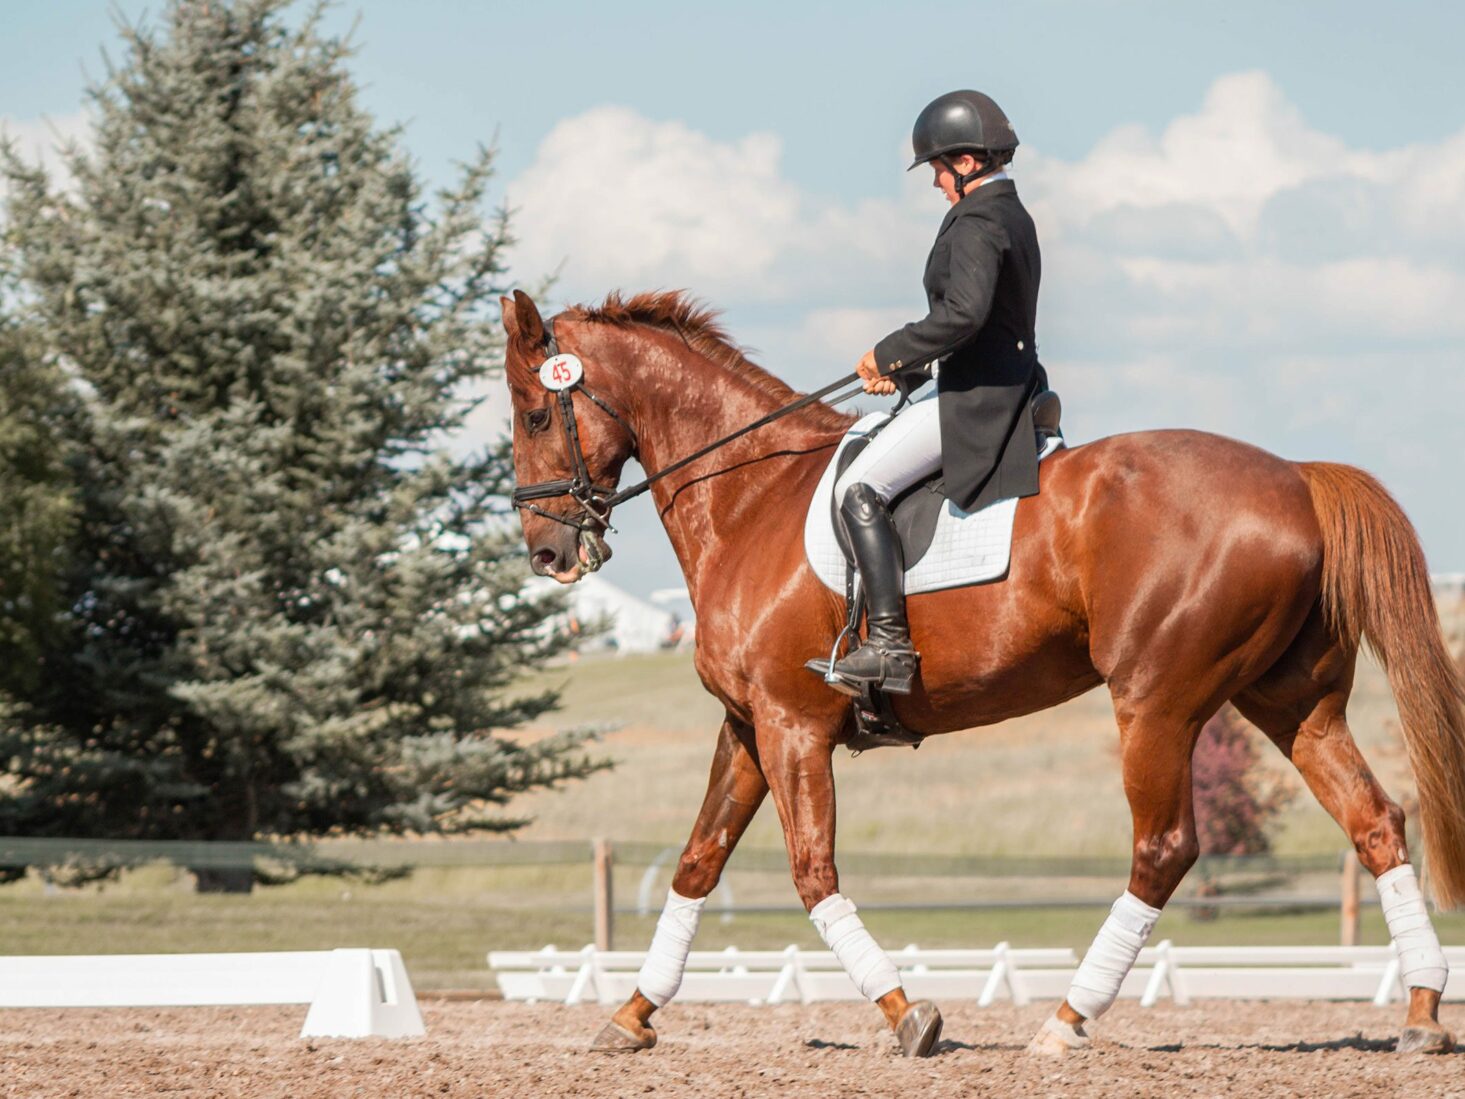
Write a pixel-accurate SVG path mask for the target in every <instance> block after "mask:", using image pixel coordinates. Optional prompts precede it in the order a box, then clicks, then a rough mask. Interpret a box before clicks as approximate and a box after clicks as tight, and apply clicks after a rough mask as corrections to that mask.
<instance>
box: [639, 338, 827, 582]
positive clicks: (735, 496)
mask: <svg viewBox="0 0 1465 1099" xmlns="http://www.w3.org/2000/svg"><path fill="white" fill-rule="evenodd" d="M626 335H627V336H628V338H629V340H630V342H632V343H633V344H636V345H637V346H633V347H628V348H627V354H626V356H625V358H624V359H623V360H622V361H623V362H625V363H627V366H626V369H625V370H624V371H621V372H618V376H619V377H623V378H628V379H630V384H628V385H625V386H623V387H621V393H620V396H621V398H622V400H623V401H624V402H625V407H626V408H627V410H628V411H629V413H630V416H631V419H632V421H633V423H634V425H635V430H636V435H637V439H638V442H639V444H640V461H641V466H642V468H643V469H645V470H646V473H647V475H648V476H654V475H655V474H656V473H658V472H659V471H661V470H663V469H665V468H666V467H667V466H670V465H672V464H673V463H675V462H677V461H678V460H679V459H681V458H684V457H685V456H687V455H688V454H691V453H692V452H694V451H696V450H698V449H699V448H701V447H704V446H706V445H707V444H708V443H711V442H713V441H715V440H717V439H720V438H722V437H723V436H725V435H730V434H732V433H733V432H735V431H737V430H738V429H739V428H742V427H746V426H747V425H748V424H750V423H752V422H754V421H755V420H757V419H759V418H760V417H762V416H766V415H767V414H768V413H770V412H773V411H776V410H777V409H778V408H780V407H782V405H784V404H785V403H787V401H788V400H792V399H793V397H794V394H792V393H789V394H788V395H787V396H780V395H778V394H774V393H769V392H768V391H767V390H766V388H763V387H762V386H760V385H759V383H758V380H757V378H756V376H754V375H751V374H749V373H745V372H744V370H743V369H741V368H739V367H738V366H727V365H723V364H721V363H718V362H714V361H713V360H711V359H709V358H708V357H707V356H705V355H703V354H702V353H701V352H699V351H697V350H695V349H693V348H691V347H688V346H686V344H685V343H683V342H682V341H680V340H678V339H677V338H676V337H675V336H667V335H666V334H663V333H660V332H632V331H630V330H628V331H627V333H626ZM754 369H756V368H754ZM842 433H843V428H842V427H839V426H835V425H832V424H830V423H828V422H827V417H823V418H821V417H819V416H818V415H817V414H816V413H811V412H803V411H801V412H795V413H793V414H792V415H789V416H787V417H785V418H783V419H782V420H779V421H777V422H776V423H774V424H770V425H768V426H767V427H763V428H759V429H758V430H757V431H754V432H751V433H750V434H748V435H746V436H743V437H742V438H739V439H736V440H734V441H733V442H730V443H728V444H727V445H726V446H723V447H720V448H718V449H717V450H715V451H713V452H712V453H710V454H708V455H707V456H706V457H703V458H699V459H698V460H697V461H695V462H692V463H691V464H689V465H688V466H686V467H685V468H684V469H680V470H677V471H676V472H675V473H672V474H669V475H668V476H667V477H665V478H663V479H662V480H659V481H657V482H656V483H654V484H653V485H652V486H651V489H650V492H651V497H652V499H653V500H654V501H655V504H656V511H657V514H658V515H659V516H660V517H661V522H662V525H663V526H664V527H665V528H666V532H667V536H668V537H669V538H670V539H671V543H672V548H673V549H674V550H675V551H676V555H677V559H678V560H679V561H680V562H681V566H682V572H683V574H684V575H685V577H686V580H687V588H688V592H689V593H690V595H691V597H692V601H693V604H694V605H695V603H696V599H697V593H698V590H699V589H700V588H701V587H702V580H703V578H704V576H706V575H707V574H708V573H709V571H710V570H713V569H715V568H717V560H718V557H719V553H718V549H719V547H720V546H722V545H725V544H726V543H727V542H728V541H732V540H736V539H746V538H756V537H757V536H758V530H759V522H758V520H759V517H760V515H761V516H764V517H767V516H768V512H769V509H770V502H771V501H773V500H780V499H781V500H783V501H785V504H786V506H788V507H799V508H802V507H803V506H804V505H803V498H802V496H801V495H800V494H798V493H797V492H793V491H790V490H792V489H793V488H794V487H795V484H796V483H801V482H802V480H804V479H806V478H807V479H810V483H811V484H812V480H813V479H817V476H818V473H819V472H820V471H822V469H823V468H824V464H825V463H826V462H827V461H828V460H829V456H830V454H831V452H832V450H833V447H834V444H835V443H836V442H837V441H838V439H839V438H840V436H841V434H842ZM774 485H776V486H777V487H778V491H777V492H776V493H774V494H770V492H769V489H770V486H774Z"/></svg>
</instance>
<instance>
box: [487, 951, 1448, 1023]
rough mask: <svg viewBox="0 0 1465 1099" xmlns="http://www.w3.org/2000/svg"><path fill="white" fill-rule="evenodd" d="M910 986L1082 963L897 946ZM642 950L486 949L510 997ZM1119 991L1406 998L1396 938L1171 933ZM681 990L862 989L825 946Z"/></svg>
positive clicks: (1035, 973) (986, 992)
mask: <svg viewBox="0 0 1465 1099" xmlns="http://www.w3.org/2000/svg"><path fill="white" fill-rule="evenodd" d="M1445 956H1446V958H1447V959H1448V960H1449V963H1450V968H1451V969H1452V970H1453V971H1454V972H1455V973H1456V974H1459V975H1460V976H1459V977H1458V978H1457V979H1456V981H1455V982H1453V983H1452V985H1451V986H1449V987H1447V988H1446V990H1445V999H1447V1000H1465V947H1460V946H1454V947H1446V948H1445ZM890 957H891V958H892V960H894V962H895V964H896V965H897V966H898V967H899V968H900V972H901V978H902V981H903V983H904V985H905V990H906V992H907V994H909V995H910V996H912V997H916V998H921V997H930V998H932V999H936V998H946V999H975V1000H976V1001H977V1003H978V1004H979V1005H980V1006H983V1007H986V1006H987V1005H989V1004H991V1003H993V1002H994V1001H996V1000H997V999H998V997H999V996H1001V997H1003V998H1005V999H1007V1000H1010V1001H1011V1002H1012V1003H1014V1004H1026V1003H1028V1002H1030V1001H1031V1000H1033V999H1058V998H1061V997H1062V996H1064V995H1066V994H1067V992H1068V986H1069V982H1070V981H1071V980H1072V978H1073V972H1074V970H1075V969H1076V968H1077V966H1078V958H1077V957H1076V956H1075V955H1074V953H1073V951H1072V950H1067V949H1051V950H1021V949H1016V948H1013V947H1011V946H1009V945H1008V944H1007V943H998V944H997V946H995V947H994V948H992V949H991V950H921V949H920V948H919V947H915V946H908V947H906V948H905V949H904V950H897V951H892V952H891V955H890ZM645 958H646V955H645V953H643V952H640V951H628V950H610V951H605V950H596V949H595V948H594V947H593V946H587V947H585V948H584V949H583V950H576V951H561V950H557V949H555V948H554V947H553V946H547V947H545V948H544V949H543V950H533V951H508V950H496V951H493V952H492V953H490V954H489V955H488V964H489V967H490V968H491V969H493V970H495V971H496V972H497V975H498V985H499V989H500V991H501V992H502V993H503V995H504V999H506V1000H559V1001H563V1002H565V1003H567V1004H578V1003H583V1002H586V1001H592V1000H594V1001H599V1002H601V1003H619V1002H621V1001H622V1000H624V999H626V998H627V997H628V996H630V994H631V992H632V991H633V990H634V989H635V987H636V973H637V971H638V970H639V969H640V968H641V963H642V962H643V961H645ZM1120 995H1121V996H1126V997H1129V998H1131V999H1138V1000H1139V1001H1140V1003H1141V1004H1142V1005H1143V1006H1144V1007H1151V1006H1153V1005H1154V1004H1156V1003H1157V1002H1159V1000H1160V999H1161V998H1162V997H1163V996H1166V995H1168V996H1169V998H1170V999H1171V1000H1173V1001H1174V1002H1175V1003H1177V1004H1188V1003H1190V1002H1191V1001H1192V1000H1196V999H1245V1000H1270V999H1279V1000H1280V999H1306V1000H1372V1001H1373V1002H1374V1003H1376V1004H1387V1003H1389V1002H1390V1001H1391V1000H1395V999H1402V998H1403V997H1404V996H1405V990H1404V988H1403V986H1402V985H1401V983H1400V980H1399V962H1398V958H1397V956H1396V955H1395V953H1394V948H1393V947H1392V946H1226V947H1211V946H1176V945H1174V944H1173V943H1171V942H1170V941H1169V940H1168V939H1167V940H1165V941H1164V942H1161V943H1159V944H1157V945H1155V946H1152V947H1148V948H1146V949H1145V950H1143V951H1141V952H1140V956H1139V960H1138V963H1137V964H1136V966H1135V968H1134V970H1133V972H1131V973H1130V974H1129V976H1128V977H1127V978H1126V979H1125V981H1124V985H1123V987H1122V988H1121V990H1120ZM677 998H678V999H680V1000H685V1001H690V1002H716V1001H741V1002H748V1003H767V1004H777V1003H787V1002H791V1001H792V1002H801V1003H812V1002H814V1001H817V1000H857V999H859V998H860V994H859V991H858V990H857V989H856V988H855V986H854V984H853V983H852V982H851V981H850V979H849V977H848V976H846V975H845V973H844V971H843V970H842V969H841V968H840V966H839V963H838V962H837V961H836V960H835V958H834V955H833V953H831V952H830V951H827V950H819V951H814V950H801V949H800V948H798V947H796V946H790V947H787V948H786V949H784V950H738V949H737V948H736V947H728V948H727V949H726V950H722V951H693V952H692V953H691V955H690V956H689V957H688V959H687V972H686V977H685V978H684V979H683V981H682V987H681V991H680V992H678V993H677Z"/></svg>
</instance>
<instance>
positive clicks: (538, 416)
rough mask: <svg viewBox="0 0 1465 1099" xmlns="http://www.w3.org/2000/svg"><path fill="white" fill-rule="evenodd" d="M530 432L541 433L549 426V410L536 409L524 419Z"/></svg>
mask: <svg viewBox="0 0 1465 1099" xmlns="http://www.w3.org/2000/svg"><path fill="white" fill-rule="evenodd" d="M524 422H525V423H527V424H528V425H529V430H530V431H543V430H544V429H545V428H547V427H548V426H549V409H547V408H536V409H534V410H533V411H531V412H530V413H529V414H528V415H526V416H525V417H524Z"/></svg>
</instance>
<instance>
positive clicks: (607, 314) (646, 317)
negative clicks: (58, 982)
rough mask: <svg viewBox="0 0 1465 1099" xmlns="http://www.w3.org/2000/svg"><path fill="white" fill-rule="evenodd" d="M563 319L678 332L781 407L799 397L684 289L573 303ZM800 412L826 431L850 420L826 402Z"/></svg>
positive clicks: (714, 312) (617, 293)
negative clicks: (597, 301) (636, 325)
mask: <svg viewBox="0 0 1465 1099" xmlns="http://www.w3.org/2000/svg"><path fill="white" fill-rule="evenodd" d="M565 315H566V316H568V317H572V318H575V319H578V320H585V321H594V322H596V323H599V324H610V325H615V326H616V327H619V328H625V327H627V326H629V325H633V324H644V325H648V326H650V327H652V328H659V329H661V330H662V331H665V332H671V333H674V334H675V335H677V336H678V337H680V338H681V339H682V341H683V342H684V343H686V345H687V346H688V347H690V348H692V349H693V350H694V351H697V352H699V353H700V354H702V355H705V356H706V357H707V358H708V359H710V360H712V362H714V363H716V364H717V365H718V366H721V367H722V368H724V369H725V370H727V371H729V372H730V373H732V374H735V375H737V376H738V377H739V378H742V379H743V380H744V381H746V382H747V383H748V384H749V385H751V386H752V387H753V388H754V389H756V390H758V391H759V392H760V393H766V394H767V395H768V396H770V397H772V398H773V399H774V400H775V401H777V402H778V403H779V404H787V403H788V402H789V401H792V400H793V399H794V398H795V397H797V396H798V394H797V393H796V392H795V391H794V390H793V389H792V388H791V387H790V386H789V385H788V384H787V383H785V382H782V381H780V380H779V379H778V378H775V377H774V376H773V375H772V374H770V373H768V371H766V370H764V369H763V368H762V367H761V366H759V365H758V364H756V363H754V362H753V361H752V360H750V359H749V358H748V356H747V354H746V353H745V352H744V351H743V349H742V348H741V347H739V346H738V345H737V344H736V343H734V342H733V340H732V337H730V336H729V335H728V334H727V331H726V330H725V329H724V328H723V327H722V324H721V323H720V322H719V320H718V317H719V314H718V312H717V310H715V309H712V308H710V307H709V306H706V305H703V304H702V303H700V302H698V301H697V300H696V299H695V298H693V297H692V296H691V295H689V294H688V293H687V292H686V291H684V290H648V291H644V292H642V293H639V294H633V295H631V296H630V297H626V296H625V295H623V294H622V293H621V292H620V291H619V290H613V291H611V292H610V294H608V295H607V296H606V299H605V300H604V301H603V302H601V303H600V304H599V305H572V306H570V307H569V308H568V309H566V310H565ZM802 414H803V415H806V416H808V417H810V418H811V419H812V420H813V421H814V423H815V424H816V425H818V426H820V427H828V428H844V427H847V426H849V423H850V420H851V417H850V416H848V415H846V414H845V413H843V412H840V411H838V410H837V409H835V408H833V407H831V406H830V405H827V404H825V403H824V402H823V401H815V402H814V403H813V404H811V405H809V406H808V407H806V408H805V409H803V413H802ZM795 415H798V413H796V414H795Z"/></svg>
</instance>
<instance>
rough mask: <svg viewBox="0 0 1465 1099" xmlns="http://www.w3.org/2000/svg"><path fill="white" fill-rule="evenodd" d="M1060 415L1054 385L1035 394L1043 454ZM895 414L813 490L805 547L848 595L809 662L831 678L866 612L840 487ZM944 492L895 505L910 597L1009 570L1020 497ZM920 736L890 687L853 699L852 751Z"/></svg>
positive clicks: (880, 419) (852, 438)
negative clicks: (824, 645) (988, 499)
mask: <svg viewBox="0 0 1465 1099" xmlns="http://www.w3.org/2000/svg"><path fill="white" fill-rule="evenodd" d="M1062 413H1063V405H1062V402H1061V401H1060V400H1059V397H1058V394H1057V393H1054V392H1053V391H1052V390H1044V391H1043V392H1041V393H1037V394H1035V395H1034V396H1033V399H1032V417H1033V428H1034V433H1035V438H1034V445H1035V446H1036V447H1037V451H1038V456H1039V458H1040V459H1041V458H1046V457H1047V456H1048V455H1049V454H1052V453H1053V452H1054V451H1056V450H1058V449H1060V448H1061V447H1062V446H1063V445H1064V443H1063V430H1062V426H1061V419H1062ZM891 419H892V416H891V414H889V413H874V414H872V415H871V416H867V417H865V418H864V419H862V420H860V421H859V422H858V423H856V424H855V425H854V427H852V428H851V429H850V431H849V433H848V435H847V436H846V438H845V441H844V442H843V443H841V444H840V449H839V450H838V451H837V452H836V454H835V457H834V459H833V461H832V462H831V463H830V468H829V469H828V470H826V472H825V475H824V478H823V479H822V480H821V481H820V485H819V488H818V489H817V490H816V491H815V493H814V501H813V504H812V506H811V507H810V512H809V518H808V520H807V521H806V525H805V539H804V540H805V549H806V552H807V553H808V556H809V562H810V564H811V565H812V566H813V568H814V571H815V573H816V574H817V575H818V576H819V578H820V579H821V580H823V581H824V583H825V584H826V585H828V586H829V587H831V588H835V589H836V590H839V588H843V590H844V594H845V605H846V609H847V616H846V620H845V628H844V630H843V631H841V633H840V635H839V637H838V638H837V639H836V640H835V643H834V649H833V651H832V652H831V653H830V654H829V658H828V659H827V660H820V659H815V660H810V661H808V662H807V663H806V665H805V666H806V667H807V668H808V669H809V670H810V671H813V672H817V673H818V674H819V675H821V676H823V677H824V679H825V680H826V681H828V680H829V679H830V677H831V676H832V674H833V668H834V663H835V661H836V660H838V659H839V657H840V655H841V652H842V651H843V650H844V649H845V645H846V642H848V648H850V649H852V648H854V646H855V645H857V644H858V643H859V640H860V624H861V622H862V619H863V617H864V598H863V596H864V593H863V591H862V590H861V588H860V584H859V577H858V574H857V573H856V571H855V567H854V558H853V555H852V554H851V552H850V548H849V542H848V539H847V537H846V535H845V532H844V524H843V523H842V522H841V521H840V518H839V501H838V500H837V499H835V492H834V487H835V484H836V483H837V481H838V480H839V477H840V476H841V475H842V474H843V473H844V471H845V470H847V469H848V468H849V465H850V463H851V462H853V461H854V460H855V458H856V457H857V456H858V455H859V454H860V453H861V452H862V451H863V450H864V449H865V447H867V446H869V445H870V442H871V440H873V439H874V438H875V436H876V435H878V434H879V433H880V430H881V429H882V428H883V427H884V426H885V425H886V424H887V423H889V422H890V420H891ZM945 489H946V485H945V481H944V480H943V478H942V475H941V474H940V473H939V472H938V473H936V474H933V475H932V476H931V477H929V478H927V479H926V480H925V481H920V482H917V483H916V484H914V485H912V486H911V487H910V488H908V489H906V490H905V491H904V492H902V493H901V494H900V495H899V496H897V497H896V498H895V499H894V500H893V501H892V502H891V509H890V511H891V518H892V519H893V520H894V522H895V528H896V531H897V533H898V535H899V537H900V542H901V548H902V552H903V553H904V559H905V568H906V577H905V579H906V588H905V590H906V594H907V595H912V594H916V593H918V592H922V591H937V590H940V589H943V588H949V587H960V586H964V585H968V584H975V583H982V582H986V581H991V580H995V579H999V578H1000V577H1002V576H1004V575H1006V573H1007V566H1008V559H1009V556H1010V552H1011V537H1012V521H1013V517H1014V516H1015V515H1016V511H1017V501H1016V500H999V501H997V502H996V503H994V504H991V505H989V506H988V507H986V508H983V509H981V510H980V511H977V512H970V513H968V512H964V511H962V510H961V509H960V508H957V507H956V506H955V505H954V504H952V503H951V502H950V501H948V500H947V499H946V491H945ZM933 546H935V547H936V550H935V552H933ZM836 554H838V558H836V556H835V555H836ZM921 740H922V734H920V733H917V732H914V731H912V730H910V729H907V728H905V727H904V726H903V725H902V724H901V723H900V721H899V719H898V718H897V717H896V716H895V710H894V708H893V706H892V704H891V701H890V697H889V696H888V695H887V694H885V692H883V691H881V690H879V689H878V688H870V687H868V686H867V687H866V688H865V689H864V690H863V692H862V693H861V695H860V696H859V697H858V698H856V699H855V730H854V732H853V733H852V734H851V735H850V739H849V741H848V747H849V749H850V750H851V751H852V752H854V753H856V754H858V753H859V752H862V751H865V750H867V749H869V748H879V747H887V746H908V747H911V748H918V747H920V744H921Z"/></svg>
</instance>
